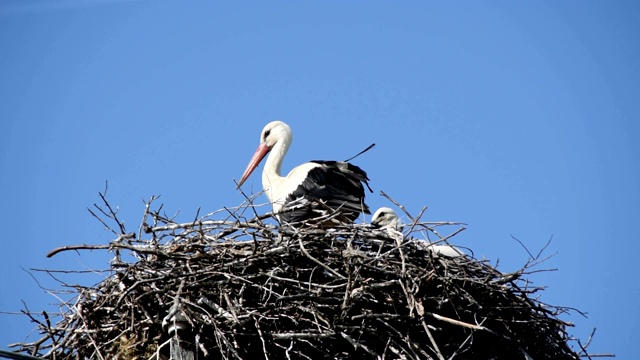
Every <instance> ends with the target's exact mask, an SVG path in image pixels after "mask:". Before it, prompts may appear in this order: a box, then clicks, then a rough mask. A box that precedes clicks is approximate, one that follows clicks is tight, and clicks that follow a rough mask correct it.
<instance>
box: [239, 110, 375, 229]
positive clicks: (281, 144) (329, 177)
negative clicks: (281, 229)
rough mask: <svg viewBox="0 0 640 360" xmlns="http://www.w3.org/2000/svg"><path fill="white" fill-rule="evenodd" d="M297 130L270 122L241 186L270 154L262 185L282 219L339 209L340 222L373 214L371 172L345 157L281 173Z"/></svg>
mask: <svg viewBox="0 0 640 360" xmlns="http://www.w3.org/2000/svg"><path fill="white" fill-rule="evenodd" d="M292 139H293V134H292V132H291V128H290V127H289V125H287V124H285V123H284V122H282V121H272V122H270V123H268V124H267V125H266V126H265V127H264V129H262V133H261V134H260V145H259V146H258V149H257V150H256V152H255V154H254V155H253V157H252V158H251V161H249V165H247V169H246V170H245V171H244V174H242V177H241V178H240V182H239V183H238V188H240V186H242V184H244V182H245V181H246V180H247V179H248V178H249V175H251V173H252V172H253V170H255V168H256V167H257V166H258V164H260V162H261V161H262V159H263V158H264V157H265V156H266V155H267V154H269V156H267V161H266V163H265V165H264V170H263V171H262V187H263V189H264V192H265V194H266V195H267V198H268V199H269V201H270V202H271V203H272V204H273V212H274V213H276V215H277V216H278V219H279V220H280V221H281V222H285V223H293V222H298V221H303V220H309V219H313V218H317V217H319V216H322V215H328V214H331V213H333V212H336V211H338V212H339V216H336V217H335V218H334V220H336V221H337V222H347V221H348V222H352V221H354V220H355V219H356V218H357V217H358V216H359V215H360V213H362V212H363V213H365V214H370V212H369V207H368V206H367V205H366V204H365V203H364V197H365V196H364V188H363V184H364V185H366V186H367V188H368V189H369V191H371V188H370V187H369V184H368V180H369V178H368V177H367V174H366V173H365V172H364V171H363V170H362V169H360V168H359V167H357V166H355V165H353V164H350V163H347V162H341V161H322V160H313V161H310V162H307V163H304V164H302V165H299V166H297V167H295V168H293V170H291V171H290V172H289V174H288V175H287V176H282V175H281V174H280V171H281V168H282V160H283V159H284V156H285V155H286V154H287V150H289V146H290V145H291V141H292Z"/></svg>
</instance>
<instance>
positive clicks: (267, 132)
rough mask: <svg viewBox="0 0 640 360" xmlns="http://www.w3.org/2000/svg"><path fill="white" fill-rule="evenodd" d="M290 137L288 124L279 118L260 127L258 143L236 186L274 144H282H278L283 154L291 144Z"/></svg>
mask: <svg viewBox="0 0 640 360" xmlns="http://www.w3.org/2000/svg"><path fill="white" fill-rule="evenodd" d="M292 139H293V134H292V132H291V128H290V127H289V125H287V124H285V123H283V122H282V121H279V120H276V121H272V122H270V123H268V124H267V125H266V126H265V127H264V128H263V129H262V133H260V145H259V146H258V149H257V150H256V152H255V153H254V154H253V157H252V158H251V160H250V161H249V165H247V169H246V170H245V171H244V173H243V174H242V177H241V178H240V181H239V182H238V188H239V187H240V186H242V184H244V182H245V181H246V180H247V179H248V178H249V175H251V173H252V172H253V170H255V168H256V167H258V165H259V164H260V162H261V161H262V159H263V158H264V157H265V156H266V155H267V153H269V151H271V149H273V148H274V147H275V146H276V144H282V145H281V146H280V149H281V152H282V153H281V154H280V156H281V157H282V156H284V153H285V152H286V151H287V149H288V148H289V145H291V140H292Z"/></svg>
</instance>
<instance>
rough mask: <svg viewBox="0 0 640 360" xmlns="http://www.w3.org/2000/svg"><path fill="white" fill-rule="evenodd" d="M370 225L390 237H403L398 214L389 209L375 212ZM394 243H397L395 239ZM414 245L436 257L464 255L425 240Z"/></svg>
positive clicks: (459, 251)
mask: <svg viewBox="0 0 640 360" xmlns="http://www.w3.org/2000/svg"><path fill="white" fill-rule="evenodd" d="M371 224H372V225H373V226H376V227H379V228H381V229H386V230H387V231H388V232H389V234H390V235H391V236H392V237H396V236H397V235H398V234H400V236H401V237H403V235H402V233H401V232H400V231H401V230H402V225H401V224H400V218H399V217H398V214H396V212H395V211H393V210H392V209H391V208H388V207H381V208H379V209H378V210H376V212H375V213H374V214H373V216H372V217H371ZM396 241H398V239H397V237H396ZM416 244H417V245H419V246H420V247H422V248H424V249H426V250H427V251H431V252H433V253H435V254H438V255H444V256H448V257H459V256H463V255H464V252H462V250H460V249H458V248H456V247H454V246H451V245H433V244H431V243H430V242H428V241H426V240H425V241H416Z"/></svg>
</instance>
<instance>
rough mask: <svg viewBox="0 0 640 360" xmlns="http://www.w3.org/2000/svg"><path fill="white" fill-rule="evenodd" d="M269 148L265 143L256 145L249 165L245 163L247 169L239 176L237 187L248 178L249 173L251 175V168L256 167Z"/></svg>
mask: <svg viewBox="0 0 640 360" xmlns="http://www.w3.org/2000/svg"><path fill="white" fill-rule="evenodd" d="M269 150H271V149H270V148H269V147H268V146H267V145H265V144H260V146H258V149H257V150H256V152H255V154H253V157H252V158H251V161H249V165H247V169H246V170H245V171H244V174H242V177H241V178H240V182H239V183H238V189H239V188H240V186H242V184H244V182H245V181H246V180H247V179H248V178H249V175H251V173H252V172H253V170H255V169H256V167H258V165H259V164H260V162H261V161H262V159H263V158H264V156H265V155H267V153H268V152H269Z"/></svg>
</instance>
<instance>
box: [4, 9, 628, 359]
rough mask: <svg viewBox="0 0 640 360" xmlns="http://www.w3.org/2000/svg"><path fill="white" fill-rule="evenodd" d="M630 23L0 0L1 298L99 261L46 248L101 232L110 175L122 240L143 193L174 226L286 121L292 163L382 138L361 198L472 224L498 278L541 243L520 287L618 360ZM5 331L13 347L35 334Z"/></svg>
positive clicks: (611, 16)
mask: <svg viewBox="0 0 640 360" xmlns="http://www.w3.org/2000/svg"><path fill="white" fill-rule="evenodd" d="M639 34H640V5H639V3H638V2H636V1H589V0H587V1H530V2H523V1H494V2H477V1H455V2H443V1H437V2H425V1H405V2H402V3H399V2H390V1H366V2H365V1H353V2H343V1H323V2H322V5H320V2H318V3H316V4H309V3H308V2H305V4H301V3H300V2H295V1H288V2H269V3H268V4H267V3H266V2H255V3H250V2H249V3H246V2H245V3H242V4H239V5H236V4H234V5H231V6H225V5H220V2H214V1H192V2H189V4H188V5H187V4H186V3H184V2H179V1H159V0H158V1H134V0H131V1H126V0H120V1H117V0H113V1H111V0H102V1H101V0H91V1H89V0H87V1H83V0H2V2H0V49H1V52H0V126H1V127H0V219H1V220H2V222H3V230H2V240H1V242H0V252H1V253H2V254H3V258H4V260H3V261H1V262H0V310H2V311H5V312H17V311H19V310H20V309H21V308H22V307H23V304H22V301H24V302H25V303H26V304H27V306H28V307H29V309H30V310H32V311H40V310H47V311H49V312H53V311H55V310H56V307H55V305H54V304H55V303H57V302H58V300H57V299H56V298H55V297H53V296H52V295H50V294H48V293H47V292H46V291H45V290H43V289H41V288H40V287H39V286H38V284H37V283H36V282H35V281H34V279H33V278H32V277H31V276H30V275H29V273H28V272H27V271H26V270H28V269H31V268H55V269H68V270H79V269H87V268H92V269H104V268H106V267H107V264H108V260H109V259H110V256H109V254H106V253H98V252H93V253H91V252H83V253H80V254H77V253H73V252H67V253H62V254H59V255H57V256H55V257H54V258H52V259H47V258H46V257H45V254H46V253H47V252H48V251H50V250H51V249H53V248H56V247H58V246H62V245H70V244H79V243H91V244H105V243H107V242H108V241H109V240H112V238H113V236H112V234H111V233H110V232H108V231H105V230H104V228H103V226H102V225H101V224H99V223H98V222H97V221H95V220H94V219H93V218H92V217H91V216H90V214H89V213H88V212H87V210H86V208H87V207H90V206H91V205H92V204H93V203H95V202H99V200H100V199H99V197H98V192H99V191H102V190H103V189H104V187H105V182H106V181H108V184H109V192H108V198H109V200H110V201H111V203H112V204H113V205H114V206H118V208H119V211H120V213H119V215H120V217H121V218H122V219H123V220H124V221H125V222H126V224H127V226H128V227H129V228H130V229H131V230H135V229H136V228H137V226H138V225H139V223H140V220H141V217H142V214H143V210H144V208H143V199H146V198H149V197H150V196H152V195H161V199H160V200H161V202H162V203H164V206H165V207H164V208H165V210H166V211H167V213H172V212H176V211H180V215H179V216H178V219H182V220H184V221H189V220H191V219H192V218H193V216H194V215H195V214H196V211H197V209H198V208H199V207H201V208H202V210H201V211H202V212H203V213H206V212H211V211H214V210H218V209H221V208H222V207H225V206H227V207H229V206H235V205H239V204H240V203H241V202H242V201H243V197H242V196H241V195H240V193H239V192H238V191H236V190H235V187H234V183H233V179H238V178H239V177H240V175H241V174H242V171H243V170H244V168H245V166H246V164H247V162H248V161H249V158H250V157H251V155H252V154H253V152H254V151H255V148H256V147H257V145H258V140H259V134H260V130H261V129H262V127H263V126H264V125H265V124H266V123H267V122H269V121H271V120H274V119H281V120H283V121H286V122H288V123H289V124H290V125H291V127H292V129H293V131H294V142H293V145H292V148H291V150H290V153H289V155H288V156H287V158H286V160H285V164H284V168H285V170H289V169H290V168H292V167H293V166H295V165H297V164H300V163H302V162H305V161H308V160H312V159H326V160H331V159H337V160H342V159H345V158H347V157H350V156H351V155H353V154H355V153H357V152H358V151H360V150H361V149H363V148H364V147H366V146H367V145H369V144H370V143H373V142H375V143H376V144H377V146H376V148H375V149H374V150H372V151H370V152H368V153H367V154H365V155H363V156H361V157H359V158H357V159H356V160H355V161H354V163H355V164H357V165H359V166H361V167H362V168H364V169H365V170H366V171H367V172H368V173H369V177H370V178H371V186H372V187H373V188H374V190H375V193H374V194H371V195H369V197H368V199H367V202H368V203H369V205H370V206H371V207H372V208H374V209H375V208H377V207H379V206H388V205H390V203H389V202H388V201H387V200H386V199H384V198H383V197H381V196H380V195H379V194H378V192H379V191H380V190H383V191H385V192H386V193H388V194H389V195H390V196H392V197H393V198H395V199H396V200H398V201H399V202H401V203H402V204H404V205H405V206H406V207H407V208H408V209H409V210H410V211H411V212H413V213H414V214H417V213H418V212H419V211H420V209H421V208H422V207H424V206H428V210H427V211H426V213H425V217H424V220H427V221H438V220H449V221H461V222H465V223H467V224H468V228H467V230H465V231H464V232H463V233H462V234H460V235H458V236H456V238H455V241H453V242H454V243H456V244H459V245H462V246H466V247H469V248H471V249H472V250H473V252H474V253H475V255H476V256H477V257H479V258H482V257H484V258H487V259H491V260H492V261H496V260H498V259H499V260H500V263H499V269H501V270H503V271H513V270H516V269H518V268H519V267H520V266H521V265H523V264H524V263H525V262H526V260H527V253H526V251H525V250H523V248H522V247H521V246H520V245H519V244H518V242H517V241H515V240H514V239H513V238H512V236H513V237H516V238H518V239H519V240H520V241H522V242H523V243H524V244H525V245H526V246H527V247H528V248H529V249H530V250H531V251H538V250H539V249H540V248H542V247H543V246H544V244H546V243H547V241H548V240H549V239H550V238H552V242H551V244H550V246H549V248H548V250H547V254H549V255H551V254H553V253H557V255H556V256H555V257H553V258H552V259H550V260H549V261H547V262H546V263H544V264H542V265H541V266H540V269H547V268H557V269H558V271H556V272H545V273H539V274H536V275H534V276H532V277H531V278H532V280H533V281H534V282H535V283H536V284H537V285H545V286H547V289H546V291H545V292H544V293H543V295H542V300H544V301H546V302H548V303H551V304H554V305H564V306H569V307H574V308H577V309H580V310H581V311H583V312H586V313H588V317H587V318H583V317H581V316H580V315H578V314H577V313H574V314H572V315H570V316H567V317H565V319H567V320H569V321H572V322H574V323H575V324H576V327H575V328H572V329H570V332H571V334H573V335H575V336H577V337H580V338H582V339H583V340H586V338H587V337H588V334H589V333H590V332H591V330H592V329H593V328H594V327H597V329H598V330H597V332H596V335H595V338H594V340H593V342H592V346H591V348H590V350H591V352H595V353H605V352H606V353H615V354H617V356H618V357H617V358H618V359H632V358H634V355H637V340H636V336H635V334H636V333H637V329H638V328H640V310H639V309H640V307H638V304H639V303H640V283H639V280H638V279H639V276H638V275H639V274H638V273H639V270H640V267H639V265H638V256H639V254H640V244H639V240H640V239H639V236H638V229H637V225H638V223H639V220H640V145H639V141H638V137H639V136H640V97H639V96H640V41H638V35H639ZM257 175H258V176H256V175H254V176H252V177H251V178H250V179H249V181H248V182H247V184H246V185H245V186H244V189H245V191H252V190H253V191H258V190H260V188H261V181H260V176H259V174H257ZM261 199H262V200H263V201H266V200H265V198H264V197H262V198H261ZM367 220H368V219H367ZM36 278H37V279H38V281H40V284H41V285H42V286H44V287H53V288H59V287H60V286H59V285H57V283H56V282H54V281H53V280H51V279H50V278H48V277H47V276H45V275H43V274H36ZM78 281H83V280H82V278H80V279H79V280H78ZM84 281H86V280H84ZM91 281H95V279H92V280H91ZM91 281H89V282H88V283H85V285H89V284H91ZM0 323H2V324H3V326H0V348H3V349H5V348H6V345H7V344H8V343H11V342H16V341H23V340H25V338H26V337H27V335H28V334H29V333H30V331H31V330H32V329H33V325H32V324H30V323H29V322H28V321H27V319H26V317H24V316H19V315H8V314H0Z"/></svg>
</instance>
